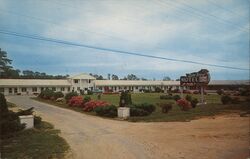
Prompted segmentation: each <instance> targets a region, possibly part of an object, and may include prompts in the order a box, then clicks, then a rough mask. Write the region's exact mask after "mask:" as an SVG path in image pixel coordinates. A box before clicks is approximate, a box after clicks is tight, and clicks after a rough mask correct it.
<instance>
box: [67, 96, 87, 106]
mask: <svg viewBox="0 0 250 159" xmlns="http://www.w3.org/2000/svg"><path fill="white" fill-rule="evenodd" d="M68 104H69V106H71V107H82V106H83V104H84V102H83V98H82V96H73V97H72V98H71V99H70V100H69V102H68Z"/></svg>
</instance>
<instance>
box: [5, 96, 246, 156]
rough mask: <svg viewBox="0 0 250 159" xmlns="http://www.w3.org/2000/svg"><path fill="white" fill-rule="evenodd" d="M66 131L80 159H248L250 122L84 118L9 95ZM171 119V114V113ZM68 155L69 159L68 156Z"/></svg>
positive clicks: (234, 119) (234, 118)
mask: <svg viewBox="0 0 250 159" xmlns="http://www.w3.org/2000/svg"><path fill="white" fill-rule="evenodd" d="M7 100H8V101H10V102H13V103H15V104H17V105H18V106H20V107H21V108H24V109H27V108H30V107H34V108H35V109H34V110H35V111H36V112H37V114H38V115H41V117H42V118H43V120H45V121H48V122H50V123H52V124H54V125H55V128H56V129H60V130H61V135H62V137H63V138H65V139H66V141H67V142H68V143H69V145H70V146H71V149H72V153H71V154H73V155H69V156H70V157H71V158H76V159H100V158H101V159H135V158H136V159H148V158H153V159H163V158H166V159H211V158H213V159H236V158H237V159H241V158H242V159H245V158H247V157H248V152H249V150H248V146H249V118H247V117H245V118H243V117H240V116H239V115H237V114H236V115H235V114H229V115H226V116H217V117H213V118H211V117H210V118H203V119H199V120H193V121H191V122H156V123H131V122H126V121H116V120H110V119H103V118H100V117H95V116H91V115H85V114H82V113H79V112H75V111H72V110H68V109H63V108H59V107H56V106H52V105H49V104H45V103H41V102H37V101H34V100H32V99H30V97H28V96H8V97H7ZM166 115H167V114H166ZM69 156H68V157H67V158H69Z"/></svg>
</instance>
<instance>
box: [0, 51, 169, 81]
mask: <svg viewBox="0 0 250 159" xmlns="http://www.w3.org/2000/svg"><path fill="white" fill-rule="evenodd" d="M11 64H12V60H11V59H9V58H8V57H7V52H6V51H3V50H1V48H0V78H14V79H66V78H67V77H69V75H48V74H46V73H45V72H38V71H32V70H23V71H21V70H19V69H14V68H13V67H12V66H11ZM90 75H91V76H93V77H95V78H96V79H97V80H142V81H147V80H148V79H146V78H143V77H141V78H140V77H138V76H136V75H134V74H128V75H127V76H125V77H123V78H120V77H119V76H118V75H115V74H110V73H109V74H108V75H107V78H105V77H103V76H102V75H98V74H92V73H90ZM169 80H171V78H170V77H168V76H165V77H164V78H163V81H169Z"/></svg>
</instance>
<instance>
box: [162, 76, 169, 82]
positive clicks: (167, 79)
mask: <svg viewBox="0 0 250 159" xmlns="http://www.w3.org/2000/svg"><path fill="white" fill-rule="evenodd" d="M170 80H171V78H170V77H168V76H165V77H164V78H163V81H170Z"/></svg>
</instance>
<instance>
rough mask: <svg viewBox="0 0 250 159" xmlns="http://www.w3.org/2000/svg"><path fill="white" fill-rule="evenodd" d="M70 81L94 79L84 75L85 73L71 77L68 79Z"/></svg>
mask: <svg viewBox="0 0 250 159" xmlns="http://www.w3.org/2000/svg"><path fill="white" fill-rule="evenodd" d="M69 78H71V79H93V80H94V79H95V77H93V76H91V75H89V74H86V73H81V74H78V75H75V76H71V77H69Z"/></svg>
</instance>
